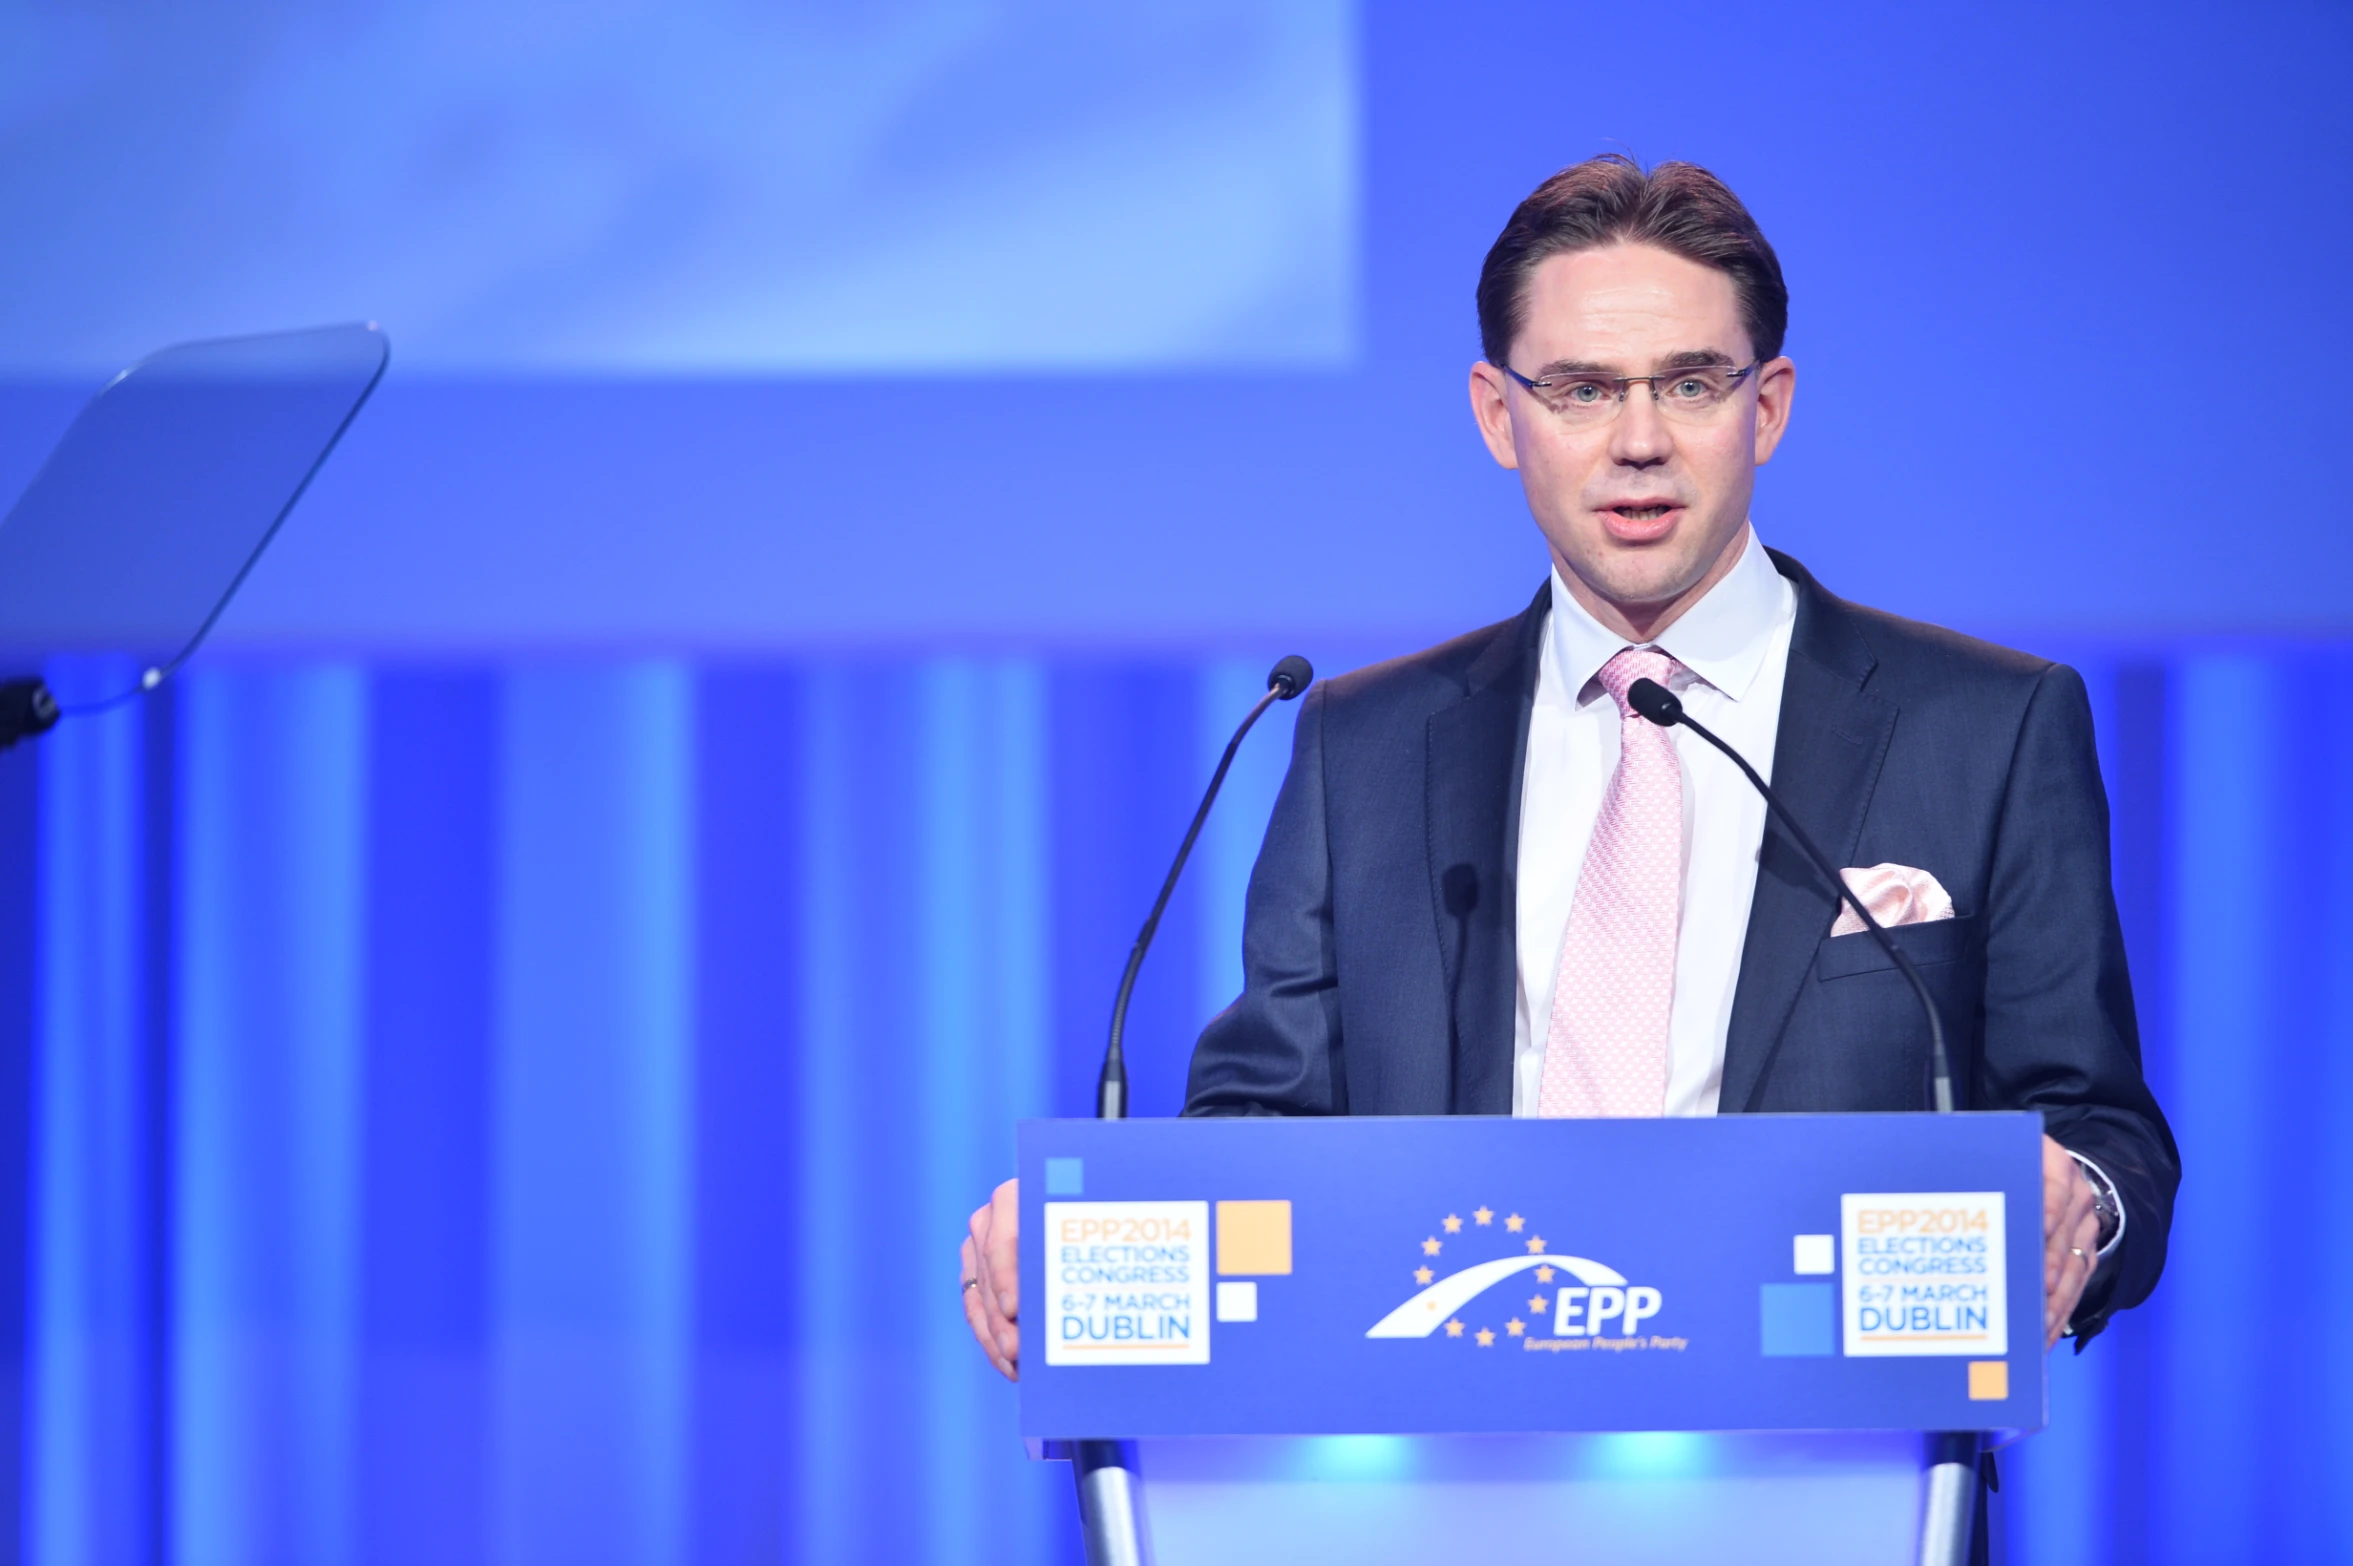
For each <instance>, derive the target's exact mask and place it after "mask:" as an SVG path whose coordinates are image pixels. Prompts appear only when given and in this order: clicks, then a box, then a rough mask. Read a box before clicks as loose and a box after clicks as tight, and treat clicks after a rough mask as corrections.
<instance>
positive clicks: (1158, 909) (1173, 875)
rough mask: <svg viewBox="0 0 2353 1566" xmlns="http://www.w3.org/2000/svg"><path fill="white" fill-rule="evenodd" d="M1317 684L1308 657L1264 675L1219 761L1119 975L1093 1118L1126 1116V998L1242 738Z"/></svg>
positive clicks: (1294, 657)
mask: <svg viewBox="0 0 2353 1566" xmlns="http://www.w3.org/2000/svg"><path fill="white" fill-rule="evenodd" d="M1314 683H1315V667H1314V665H1312V664H1310V663H1309V662H1308V661H1307V660H1306V659H1305V658H1302V657H1300V656H1299V655H1298V654H1297V653H1293V654H1292V655H1291V656H1290V657H1288V658H1285V659H1284V660H1283V661H1282V662H1281V663H1278V664H1276V665H1275V666H1274V668H1273V670H1272V671H1271V672H1270V673H1268V675H1267V677H1266V694H1265V695H1264V696H1261V697H1259V698H1258V704H1257V705H1256V706H1254V707H1252V708H1251V709H1250V715H1249V716H1248V717H1246V718H1244V719H1243V720H1242V726H1241V727H1240V728H1238V729H1236V730H1234V737H1233V738H1232V739H1230V740H1227V741H1226V753H1225V754H1224V755H1223V756H1220V757H1219V758H1218V761H1217V771H1215V772H1214V773H1212V774H1210V778H1209V791H1208V792H1207V793H1205V794H1203V795H1202V796H1201V808H1200V809H1199V810H1196V811H1194V812H1193V824H1192V825H1191V826H1189V827H1187V828H1186V829H1185V840H1184V842H1182V843H1181V844H1179V845H1178V846H1177V852H1176V863H1175V864H1172V865H1170V866H1169V867H1168V879H1167V880H1165V881H1163V882H1161V883H1160V896H1159V898H1158V899H1157V900H1156V901H1154V903H1153V904H1152V914H1151V917H1149V918H1147V919H1146V920H1145V921H1144V928H1143V929H1142V930H1141V931H1139V932H1138V933H1137V935H1136V944H1135V946H1134V948H1133V949H1131V950H1130V951H1129V952H1128V954H1127V972H1126V973H1124V974H1122V975H1120V980H1119V998H1118V999H1117V1000H1115V1001H1113V1002H1112V1003H1111V1041H1110V1042H1109V1043H1108V1044H1106V1045H1104V1046H1103V1075H1102V1076H1101V1077H1100V1078H1098V1079H1097V1080H1096V1083H1095V1118H1096V1119H1097V1120H1125V1119H1126V1118H1127V1058H1126V1057H1125V1056H1124V1055H1122V1054H1121V1053H1120V1040H1121V1039H1122V1038H1123V1037H1124V1036H1125V1035H1126V1033H1127V1003H1128V997H1129V996H1131V995H1133V994H1134V993H1135V988H1136V974H1137V972H1138V971H1139V970H1140V969H1142V967H1143V966H1144V953H1145V952H1147V951H1149V950H1151V948H1152V937H1153V935H1154V933H1155V932H1157V931H1158V930H1159V928H1160V916H1161V915H1162V914H1163V913H1166V912H1167V911H1168V899H1169V897H1170V895H1171V894H1172V893H1174V892H1175V891H1176V885H1177V877H1178V876H1180V875H1183V874H1184V873H1185V860H1186V859H1187V858H1188V857H1189V856H1190V855H1191V854H1192V852H1193V840H1194V839H1195V838H1197V837H1199V836H1200V835H1201V823H1202V822H1204V821H1207V820H1208V819H1209V807H1210V806H1211V805H1214V804H1216V803H1217V791H1218V790H1219V789H1221V788H1223V787H1224V786H1225V781H1226V769H1227V768H1228V767H1231V766H1232V765H1233V764H1234V753H1235V752H1236V751H1238V750H1240V749H1241V748H1242V737H1243V736H1244V735H1246V734H1248V733H1249V732H1250V729H1251V726H1252V725H1253V724H1255V723H1257V722H1258V717H1259V714H1260V713H1263V712H1264V711H1266V709H1267V708H1269V707H1271V706H1273V705H1274V704H1275V703H1276V702H1278V701H1289V700H1291V699H1292V698H1293V697H1295V696H1297V695H1298V694H1299V693H1300V692H1301V691H1303V690H1305V689H1307V687H1309V686H1310V685H1313V684H1314Z"/></svg>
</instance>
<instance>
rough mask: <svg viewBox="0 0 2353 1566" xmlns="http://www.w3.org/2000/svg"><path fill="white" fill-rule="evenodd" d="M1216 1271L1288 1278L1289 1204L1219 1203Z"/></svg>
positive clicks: (1289, 1259)
mask: <svg viewBox="0 0 2353 1566" xmlns="http://www.w3.org/2000/svg"><path fill="white" fill-rule="evenodd" d="M1217 1270H1218V1271H1219V1272H1221V1273H1227V1274H1233V1273H1241V1274H1245V1275H1246V1274H1250V1273H1256V1274H1259V1275H1261V1276H1265V1277H1272V1276H1277V1275H1283V1276H1287V1275H1288V1274H1289V1273H1290V1271H1291V1204H1290V1203H1289V1202H1220V1203H1218V1204H1217Z"/></svg>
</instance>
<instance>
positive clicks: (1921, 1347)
mask: <svg viewBox="0 0 2353 1566" xmlns="http://www.w3.org/2000/svg"><path fill="white" fill-rule="evenodd" d="M2041 1138H2042V1122H2041V1117H2039V1116H2037V1115H2033V1114H1970V1115H1950V1116H1931V1115H1739V1116H1725V1117H1722V1118H1718V1119H1708V1120H1584V1121H1572V1120H1502V1119H1491V1118H1467V1117H1462V1118H1429V1119H1420V1118H1413V1119H1373V1118H1364V1119H1353V1118H1351V1119H1332V1120H1274V1119H1267V1120H1139V1121H1091V1120H1062V1121H1030V1122H1026V1123H1024V1124H1023V1126H1022V1127H1021V1138H1020V1164H1019V1168H1020V1174H1021V1181H1022V1187H1021V1204H1022V1212H1021V1224H1022V1229H1021V1234H1022V1251H1021V1266H1022V1296H1021V1297H1022V1300H1023V1302H1024V1308H1023V1311H1022V1337H1023V1343H1022V1349H1023V1353H1022V1376H1021V1421H1022V1432H1023V1434H1024V1435H1026V1436H1030V1437H1034V1438H1043V1439H1049V1440H1057V1439H1070V1438H1095V1437H1123V1438H1124V1437H1152V1436H1210V1435H1215V1436H1245V1435H1307V1434H1318V1435H1330V1434H1399V1435H1405V1434H1442V1433H1474V1432H1538V1431H1563V1432H1566V1431H1604V1430H1620V1431H1627V1430H1632V1431H1643V1430H1648V1431H1676V1430H1689V1431H1702V1430H1719V1431H1737V1430H1748V1431H1767V1430H1911V1431H1919V1430H2029V1429H2036V1428H2039V1427H2040V1426H2041V1425H2042V1423H2043V1419H2044V1414H2043V1354H2042V1334H2041V1322H2042V1261H2041V1258H2042V1235H2041V1227H2042V1151H2041Z"/></svg>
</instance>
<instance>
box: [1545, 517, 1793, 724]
mask: <svg viewBox="0 0 2353 1566" xmlns="http://www.w3.org/2000/svg"><path fill="white" fill-rule="evenodd" d="M1796 605H1797V595H1796V593H1795V592H1794V591H1793V590H1792V589H1791V587H1790V585H1789V583H1788V582H1787V581H1785V580H1784V579H1783V578H1782V575H1781V573H1780V572H1779V571H1777V570H1775V569H1774V567H1773V561H1772V558H1771V557H1770V556H1768V555H1767V554H1766V553H1765V546H1764V545H1763V544H1761V543H1759V542H1758V541H1757V534H1756V529H1755V527H1754V526H1751V527H1750V528H1749V530H1748V542H1747V544H1746V545H1744V546H1743V547H1742V549H1741V551H1740V558H1739V560H1737V561H1735V562H1734V563H1733V566H1732V569H1731V570H1730V571H1728V572H1726V573H1725V576H1724V579H1723V580H1722V581H1720V582H1718V583H1717V584H1716V585H1715V586H1713V587H1711V588H1709V589H1708V590H1707V593H1706V595H1705V596H1704V597H1702V598H1701V599H1700V601H1699V602H1698V603H1695V604H1693V605H1692V606H1691V607H1690V608H1689V609H1686V610H1684V611H1683V614H1682V617H1681V618H1680V619H1678V620H1676V622H1675V623H1674V624H1673V625H1670V626H1668V627H1667V629H1666V630H1665V631H1664V632H1663V633H1662V634H1661V635H1660V636H1659V638H1658V639H1657V640H1656V641H1655V642H1650V643H1646V644H1645V645H1648V646H1653V647H1656V648H1658V649H1659V651H1661V652H1663V653H1665V654H1666V655H1667V656H1668V657H1670V658H1673V659H1674V660H1675V661H1676V662H1677V663H1680V664H1682V665H1683V667H1685V668H1686V669H1689V670H1690V671H1691V672H1692V673H1693V674H1695V675H1697V676H1698V677H1699V678H1701V679H1703V680H1705V681H1707V682H1708V684H1710V685H1712V686H1714V687H1715V688H1716V689H1717V690H1719V691H1722V692H1723V693H1724V694H1725V695H1726V696H1729V697H1731V698H1732V699H1733V700H1734V701H1738V700H1740V698H1741V697H1743V696H1745V695H1747V694H1748V691H1749V687H1750V686H1752V685H1754V684H1755V683H1756V678H1757V671H1758V670H1760V669H1762V668H1763V667H1764V664H1765V653H1766V651H1767V649H1768V648H1770V646H1771V645H1772V641H1773V632H1774V631H1775V630H1776V629H1777V628H1778V627H1779V626H1780V624H1781V622H1782V621H1783V620H1784V619H1786V618H1788V617H1789V616H1790V615H1792V614H1794V613H1795V612H1796ZM1544 643H1545V646H1544V657H1545V660H1546V662H1547V663H1549V664H1550V665H1551V666H1552V667H1551V673H1552V674H1553V675H1555V676H1556V677H1557V688H1558V689H1559V690H1560V691H1561V693H1562V694H1563V696H1565V697H1566V698H1567V699H1568V700H1569V701H1571V702H1577V701H1581V700H1583V699H1585V692H1586V687H1587V685H1588V684H1591V685H1592V687H1593V689H1594V690H1595V691H1599V690H1600V688H1601V687H1600V684H1599V682H1598V680H1596V678H1595V677H1596V676H1597V675H1599V674H1600V673H1601V666H1602V665H1603V664H1605V663H1607V662H1609V661H1610V660H1611V659H1612V658H1615V657H1616V656H1617V655H1618V654H1619V653H1621V652H1623V651H1625V649H1626V648H1628V647H1630V646H1633V645H1634V644H1633V643H1631V642H1629V641H1627V640H1626V639H1625V638H1624V637H1622V636H1620V635H1618V633H1617V632H1615V631H1612V630H1610V629H1609V628H1608V627H1607V626H1605V625H1603V624H1602V623H1601V622H1600V621H1599V620H1596V619H1594V618H1593V616H1592V615H1591V614H1589V613H1588V612H1587V611H1586V609H1585V606H1584V605H1583V604H1580V603H1579V602H1577V600H1576V599H1574V598H1572V597H1571V596H1569V590H1568V588H1567V586H1566V585H1564V584H1563V583H1562V581H1561V576H1560V568H1559V567H1558V566H1555V567H1553V572H1552V614H1551V616H1550V622H1549V624H1548V625H1547V626H1546V628H1545V635H1544Z"/></svg>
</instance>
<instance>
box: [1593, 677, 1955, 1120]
mask: <svg viewBox="0 0 2353 1566" xmlns="http://www.w3.org/2000/svg"><path fill="white" fill-rule="evenodd" d="M1626 700H1627V701H1628V702H1629V703H1631V704H1632V705H1633V708H1634V710H1635V711H1636V712H1639V713H1641V714H1642V715H1643V716H1644V717H1645V718H1648V719H1649V720H1650V721H1651V722H1653V723H1655V724H1657V725H1658V726H1659V727H1660V728H1662V729H1671V728H1673V727H1674V726H1675V725H1676V724H1678V723H1680V724H1682V725H1683V726H1684V727H1685V728H1687V729H1689V730H1690V731H1691V732H1692V733H1694V734H1696V735H1698V736H1699V737H1700V738H1701V739H1703V740H1706V741H1707V742H1708V743H1709V744H1710V745H1713V746H1715V747H1716V749H1718V750H1720V751H1722V752H1723V753H1724V754H1725V756H1726V757H1727V758H1729V759H1730V761H1731V762H1732V764H1733V765H1734V766H1736V767H1738V768H1739V769H1740V772H1741V776H1743V777H1745V778H1747V779H1748V780H1749V782H1750V783H1751V784H1753V785H1755V787H1756V791H1757V792H1758V793H1759V794H1761V795H1763V796H1764V799H1765V806H1766V808H1767V809H1769V810H1771V811H1772V812H1773V815H1774V816H1775V818H1776V819H1778V820H1779V821H1780V823H1781V824H1782V825H1783V826H1784V827H1786V828H1788V830H1789V835H1790V836H1791V837H1792V838H1794V839H1795V840H1796V842H1797V846H1798V847H1799V848H1801V849H1803V850H1804V851H1805V855H1806V857H1807V858H1808V859H1811V860H1812V861H1813V862H1814V868H1815V869H1817V870H1819V871H1821V872H1822V878H1823V879H1824V880H1826V881H1828V882H1829V883H1830V888H1831V890H1832V891H1833V892H1835V893H1837V895H1838V897H1839V898H1840V899H1841V900H1842V901H1843V902H1845V904H1846V905H1847V906H1848V907H1849V908H1852V909H1853V910H1854V911H1855V917H1856V918H1858V919H1860V920H1862V921H1863V928H1864V929H1866V930H1868V931H1870V932H1871V938H1872V939H1873V940H1875V941H1877V942H1878V943H1879V949H1880V950H1881V951H1883V952H1885V953H1887V956H1888V960H1889V961H1890V962H1892V963H1894V964H1895V965H1896V966H1897V967H1898V968H1900V969H1902V970H1903V975H1904V977H1905V978H1906V979H1909V980H1910V981H1911V984H1912V993H1913V994H1914V995H1915V996H1917V997H1919V1000H1920V1012H1921V1015H1923V1016H1925V1017H1926V1018H1927V1019H1928V1061H1929V1073H1930V1089H1929V1091H1930V1094H1931V1097H1932V1098H1933V1100H1934V1102H1935V1105H1936V1112H1937V1113H1938V1114H1940V1115H1949V1114H1951V1113H1952V1112H1953V1071H1952V1066H1951V1064H1950V1062H1949V1061H1948V1060H1947V1059H1946V1057H1945V1047H1944V1019H1943V1018H1942V1017H1940V1016H1938V1015H1937V1010H1936V999H1935V997H1934V996H1932V995H1930V994H1929V993H1928V981H1927V980H1925V979H1923V978H1921V977H1920V970H1919V969H1918V968H1915V967H1913V966H1912V959H1911V958H1909V957H1907V956H1905V955H1904V949H1903V948H1902V947H1900V946H1898V945H1896V943H1895V937H1894V936H1892V935H1889V934H1888V933H1887V928H1886V926H1884V925H1882V924H1881V923H1880V922H1879V921H1878V920H1877V919H1875V918H1873V917H1872V916H1871V910H1870V909H1868V908H1866V907H1864V906H1863V900H1862V899H1861V898H1859V897H1857V896H1855V893H1854V889H1853V888H1852V887H1850V886H1848V885H1847V884H1846V877H1845V876H1842V875H1840V874H1839V873H1838V867H1837V866H1836V865H1833V864H1832V863H1831V862H1830V856H1829V855H1828V854H1825V853H1823V852H1822V850H1821V849H1820V848H1818V847H1816V846H1815V844H1814V840H1813V838H1812V837H1811V836H1809V835H1808V834H1807V832H1806V829H1805V828H1804V827H1802V826H1799V825H1798V824H1797V817H1795V816H1794V815H1791V814H1790V811H1789V807H1788V806H1787V805H1784V804H1783V803H1781V796H1779V795H1778V794H1776V793H1774V792H1773V790H1772V787H1771V785H1769V784H1767V783H1766V782H1765V780H1764V779H1763V778H1761V777H1758V776H1757V769H1756V768H1754V767H1752V766H1750V765H1749V764H1748V760H1747V758H1746V757H1744V756H1742V755H1741V754H1740V752H1739V751H1737V750H1734V749H1733V748H1732V747H1731V746H1729V745H1727V744H1725V743H1724V742H1723V741H1722V740H1720V739H1718V738H1717V737H1716V736H1715V734H1714V733H1713V732H1712V731H1710V730H1709V729H1708V727H1707V726H1706V725H1705V724H1703V723H1701V722H1700V721H1699V720H1698V719H1696V718H1694V717H1692V716H1691V714H1689V713H1687V712H1685V711H1684V710H1683V703H1682V702H1680V701H1679V700H1677V699H1676V698H1675V696H1674V695H1673V693H1672V692H1670V691H1669V690H1668V689H1667V688H1666V687H1665V686H1663V685H1661V684H1659V683H1658V681H1656V680H1636V681H1635V682H1634V683H1633V685H1632V686H1630V687H1628V689H1627V691H1626Z"/></svg>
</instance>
